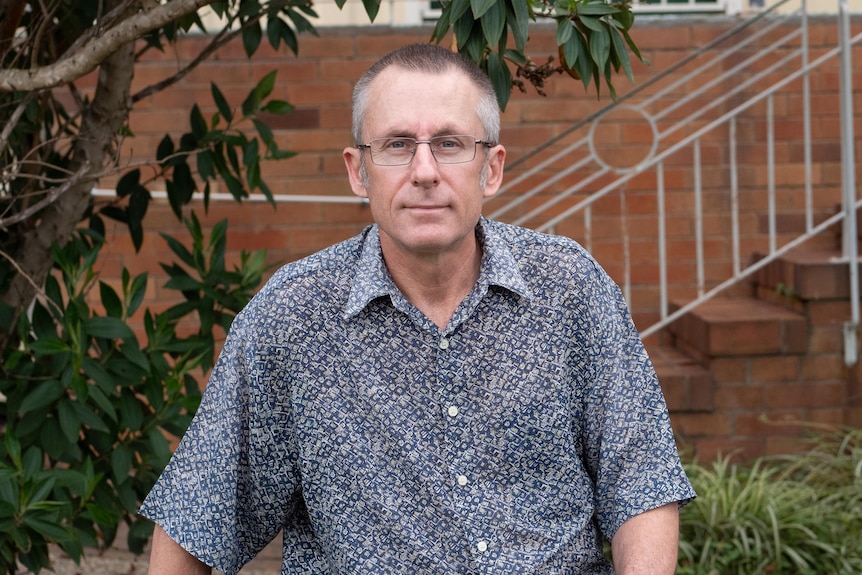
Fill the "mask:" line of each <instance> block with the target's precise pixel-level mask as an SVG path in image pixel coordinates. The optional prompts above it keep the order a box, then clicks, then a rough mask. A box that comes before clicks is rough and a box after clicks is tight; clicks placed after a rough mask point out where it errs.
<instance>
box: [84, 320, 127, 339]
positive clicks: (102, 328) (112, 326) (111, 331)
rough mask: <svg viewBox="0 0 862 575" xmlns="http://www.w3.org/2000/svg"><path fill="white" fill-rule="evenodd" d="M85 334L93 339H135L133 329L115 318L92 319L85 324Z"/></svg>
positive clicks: (85, 321)
mask: <svg viewBox="0 0 862 575" xmlns="http://www.w3.org/2000/svg"><path fill="white" fill-rule="evenodd" d="M83 327H84V332H85V333H86V334H88V335H91V336H93V337H100V338H106V339H133V338H134V337H135V334H134V332H133V331H132V329H131V328H130V327H129V326H128V325H127V324H126V323H125V322H124V321H123V320H121V319H118V318H115V317H100V316H96V317H91V318H87V319H85V320H84V322H83Z"/></svg>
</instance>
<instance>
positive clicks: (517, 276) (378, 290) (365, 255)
mask: <svg viewBox="0 0 862 575" xmlns="http://www.w3.org/2000/svg"><path fill="white" fill-rule="evenodd" d="M489 223H490V222H489V221H488V220H485V219H484V218H482V219H481V220H480V221H479V223H478V224H477V225H476V237H477V238H479V245H481V246H482V250H483V254H482V267H481V269H480V271H479V279H478V280H477V284H478V285H480V286H486V287H487V286H492V285H495V286H499V287H502V288H504V289H507V290H509V291H511V292H513V293H515V294H517V295H519V296H521V297H524V298H526V299H531V298H532V292H531V291H530V288H529V287H528V286H527V282H526V281H525V280H524V277H523V276H522V275H521V271H520V269H519V268H518V263H517V261H515V257H514V256H513V255H512V252H511V250H509V247H508V245H506V242H505V240H504V239H503V238H502V237H501V236H500V234H499V233H497V232H496V231H495V230H494V229H493V226H492V225H489ZM398 293H399V291H398V287H397V286H396V285H395V282H394V281H393V280H392V276H390V275H389V270H387V269H386V264H385V263H384V262H383V252H382V251H381V250H380V230H379V229H378V227H377V225H376V224H375V225H373V226H371V227H369V228H368V230H367V231H366V233H365V240H364V242H363V245H362V254H361V255H360V257H359V261H358V263H357V269H356V275H355V276H354V279H353V285H352V286H351V288H350V295H349V296H348V298H347V304H346V305H345V306H344V316H345V317H353V316H355V315H356V314H358V313H359V312H361V311H362V310H363V309H365V306H367V305H368V304H369V303H370V302H372V301H373V300H375V299H377V298H379V297H384V296H387V295H389V296H392V295H395V294H398Z"/></svg>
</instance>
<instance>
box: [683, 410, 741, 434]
mask: <svg viewBox="0 0 862 575" xmlns="http://www.w3.org/2000/svg"><path fill="white" fill-rule="evenodd" d="M673 424H674V430H675V431H676V432H677V433H679V434H681V435H682V436H683V437H689V438H694V437H699V436H726V435H729V434H730V432H731V420H730V416H729V415H728V414H727V413H677V414H676V417H675V418H674V420H673Z"/></svg>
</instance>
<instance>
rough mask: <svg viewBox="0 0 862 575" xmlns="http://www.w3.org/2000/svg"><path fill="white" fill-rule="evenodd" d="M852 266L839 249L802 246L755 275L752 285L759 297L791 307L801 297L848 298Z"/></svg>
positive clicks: (804, 299) (822, 298) (757, 255)
mask: <svg viewBox="0 0 862 575" xmlns="http://www.w3.org/2000/svg"><path fill="white" fill-rule="evenodd" d="M754 257H755V260H757V259H760V258H761V257H762V254H755V256H754ZM849 268H850V266H849V265H848V264H847V261H846V260H843V259H842V256H841V252H840V251H838V250H826V249H820V250H812V249H799V250H794V251H792V252H790V253H788V254H785V255H783V256H782V257H781V258H779V259H777V260H775V261H773V262H770V263H768V264H766V265H765V266H764V267H763V268H761V269H760V270H759V271H758V272H757V273H755V274H754V276H753V277H752V284H753V285H754V286H755V288H756V292H757V295H758V297H761V298H763V299H767V300H769V301H771V302H773V303H780V304H782V305H790V306H791V307H794V305H795V304H796V303H797V302H798V300H803V301H819V300H829V299H847V297H849V295H850V287H849V278H850V269H849Z"/></svg>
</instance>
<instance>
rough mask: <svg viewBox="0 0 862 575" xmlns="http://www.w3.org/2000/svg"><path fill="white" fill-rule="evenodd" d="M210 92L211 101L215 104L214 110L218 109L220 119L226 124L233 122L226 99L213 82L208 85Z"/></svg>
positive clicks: (231, 111) (231, 112)
mask: <svg viewBox="0 0 862 575" xmlns="http://www.w3.org/2000/svg"><path fill="white" fill-rule="evenodd" d="M210 92H211V93H212V97H213V101H214V102H215V105H216V108H218V111H219V114H221V116H222V118H224V119H225V120H226V121H227V122H231V121H233V110H231V107H230V104H228V103H227V99H226V98H225V97H224V94H222V91H221V90H220V89H219V87H218V86H217V85H216V83H215V82H211V83H210Z"/></svg>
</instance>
